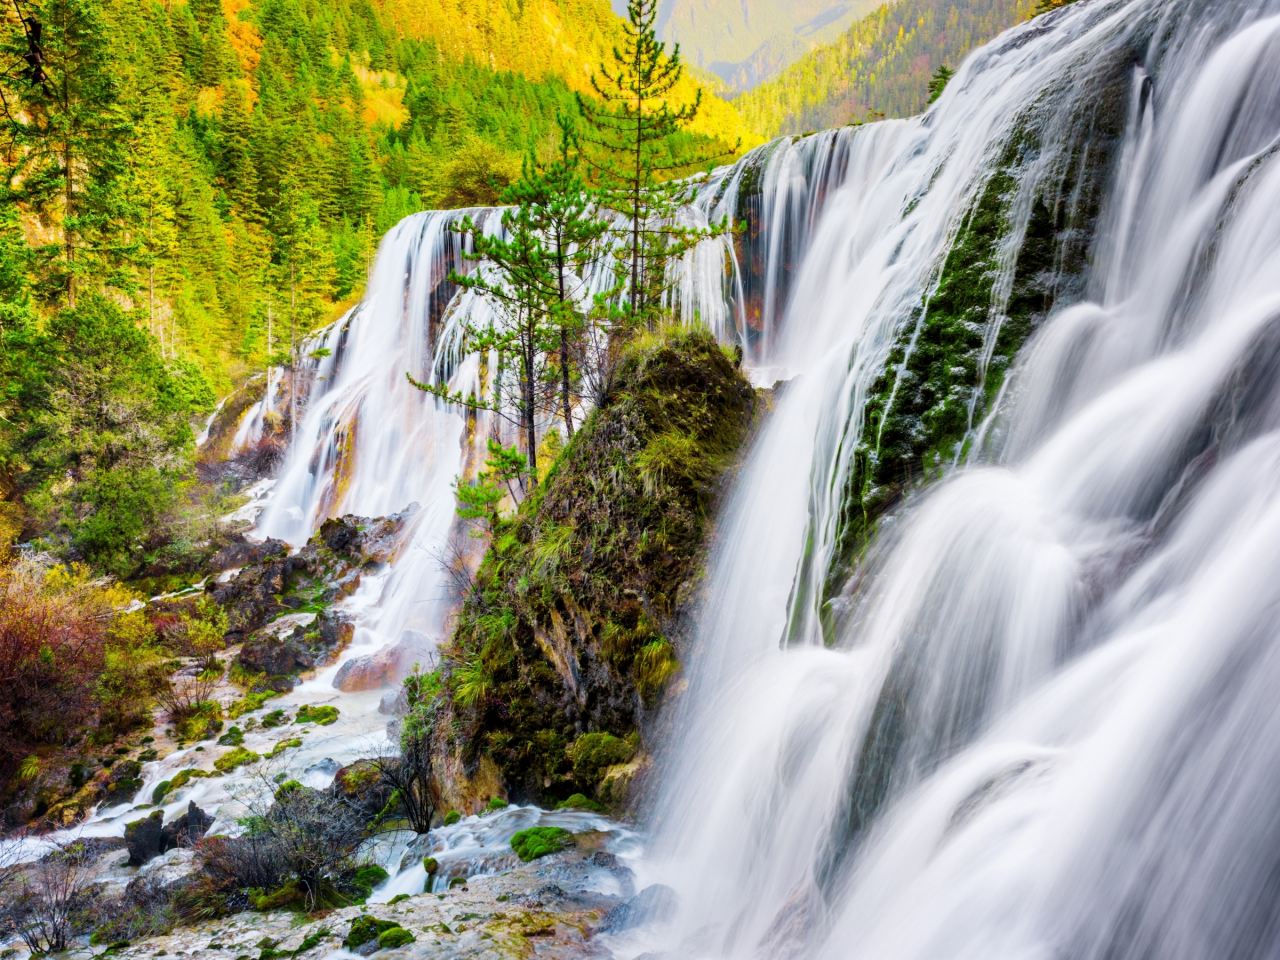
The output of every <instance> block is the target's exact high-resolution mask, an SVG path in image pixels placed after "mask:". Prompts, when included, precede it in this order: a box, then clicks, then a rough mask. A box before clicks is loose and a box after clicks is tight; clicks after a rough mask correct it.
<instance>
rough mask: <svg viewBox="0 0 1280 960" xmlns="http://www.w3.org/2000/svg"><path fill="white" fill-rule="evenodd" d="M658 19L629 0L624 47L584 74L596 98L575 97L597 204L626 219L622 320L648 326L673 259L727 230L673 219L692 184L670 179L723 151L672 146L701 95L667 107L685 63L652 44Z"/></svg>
mask: <svg viewBox="0 0 1280 960" xmlns="http://www.w3.org/2000/svg"><path fill="white" fill-rule="evenodd" d="M657 16H658V0H630V3H628V5H627V22H626V23H625V24H623V33H624V40H623V44H622V47H621V48H619V47H614V48H613V64H612V66H610V65H608V64H601V65H600V69H599V70H598V71H597V72H596V73H595V74H593V75H592V77H591V86H592V88H593V89H594V90H595V93H596V96H597V97H598V98H599V102H596V101H595V100H592V99H589V98H587V97H583V96H582V95H580V94H579V95H578V98H577V99H578V109H579V111H580V112H581V114H582V116H583V117H584V118H585V119H586V121H587V124H588V126H589V128H590V131H591V132H590V133H589V134H587V135H585V136H584V137H583V139H584V140H586V141H587V142H589V143H591V144H594V145H595V146H596V148H597V151H596V154H595V157H594V164H593V165H594V166H595V167H596V171H597V174H598V175H599V178H600V180H601V182H602V184H603V187H604V189H603V191H602V194H601V197H602V202H603V204H604V205H605V206H606V207H607V208H608V209H610V210H613V211H615V212H616V213H618V214H620V215H621V216H623V217H625V218H626V223H625V224H624V225H622V226H621V227H620V228H619V233H620V234H621V236H620V241H621V242H620V243H619V244H618V254H619V259H620V262H621V264H622V266H623V267H624V268H625V273H626V276H625V278H623V282H624V283H625V284H626V286H627V308H628V313H629V319H630V320H631V322H632V323H635V322H644V323H647V324H652V323H654V322H655V321H656V320H657V318H658V315H659V312H660V309H661V301H662V294H663V290H664V286H665V282H666V270H667V266H668V265H669V264H670V263H671V261H673V260H674V259H676V258H678V257H680V256H682V255H683V254H684V253H686V252H687V251H688V250H690V249H692V248H693V247H694V246H696V245H697V244H698V243H700V242H701V241H703V240H706V239H709V238H711V237H713V236H717V235H719V234H720V233H722V232H723V231H724V230H727V229H728V222H727V220H726V221H725V222H724V223H722V224H720V225H719V226H717V227H712V228H709V229H708V228H696V227H690V226H687V225H682V224H680V223H679V222H677V216H678V210H679V208H680V207H681V206H683V205H685V204H687V203H688V202H689V201H690V200H691V199H692V198H693V195H694V188H693V186H692V184H690V183H688V182H685V181H681V180H676V179H672V178H673V177H675V176H676V175H678V174H680V173H685V172H691V171H694V170H697V169H698V168H701V167H704V166H706V165H708V164H710V163H711V162H712V161H714V160H716V159H719V158H720V157H721V156H725V154H710V153H705V152H689V151H686V150H683V149H681V146H680V144H678V143H677V142H676V141H677V137H678V135H679V134H680V133H681V132H682V131H684V130H686V129H687V128H688V126H689V124H690V123H691V122H692V121H693V119H694V117H696V116H697V114H698V110H699V108H700V107H701V104H702V91H701V89H699V90H698V93H697V95H696V96H695V97H694V100H693V102H692V103H684V104H680V105H679V106H673V105H672V103H671V101H672V99H673V97H674V95H675V91H676V85H677V84H678V83H679V81H680V78H681V77H682V76H683V74H684V63H683V61H682V60H681V59H680V46H679V44H676V45H675V46H674V47H673V48H672V50H671V53H670V54H667V52H666V44H664V43H662V42H660V41H659V40H658V38H657V32H656V28H655V23H656V20H657ZM735 149H736V147H735Z"/></svg>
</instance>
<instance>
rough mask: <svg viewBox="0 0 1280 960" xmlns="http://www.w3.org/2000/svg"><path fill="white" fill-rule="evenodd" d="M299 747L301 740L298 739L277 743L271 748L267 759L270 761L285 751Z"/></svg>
mask: <svg viewBox="0 0 1280 960" xmlns="http://www.w3.org/2000/svg"><path fill="white" fill-rule="evenodd" d="M300 746H302V739H301V738H300V737H293V738H291V739H289V740H281V741H280V742H279V743H277V744H276V745H275V746H274V747H272V748H271V752H270V753H268V754H267V759H268V760H271V759H273V758H275V757H278V756H280V754H282V753H284V752H285V751H286V750H291V749H293V748H294V747H300Z"/></svg>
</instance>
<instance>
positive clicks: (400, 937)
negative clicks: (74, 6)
mask: <svg viewBox="0 0 1280 960" xmlns="http://www.w3.org/2000/svg"><path fill="white" fill-rule="evenodd" d="M414 940H415V937H414V935H413V934H412V933H410V932H409V931H408V930H406V929H405V928H404V927H392V928H391V929H390V930H383V931H382V933H380V934H378V949H380V950H394V949H395V948H396V947H403V946H406V945H407V944H410V943H413V942H414Z"/></svg>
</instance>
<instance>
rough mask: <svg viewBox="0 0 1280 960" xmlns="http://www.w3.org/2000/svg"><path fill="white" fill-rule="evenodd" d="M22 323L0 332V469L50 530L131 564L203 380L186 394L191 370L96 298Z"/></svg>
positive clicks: (168, 494)
mask: <svg viewBox="0 0 1280 960" xmlns="http://www.w3.org/2000/svg"><path fill="white" fill-rule="evenodd" d="M22 320H23V325H20V326H10V327H6V328H5V329H4V330H3V331H2V332H0V337H2V338H3V341H4V351H3V353H2V354H0V373H3V377H2V378H0V379H2V380H3V383H4V387H3V394H0V406H2V407H3V409H2V410H0V413H2V414H3V417H4V419H3V421H0V467H3V470H4V472H5V473H7V475H8V478H9V482H10V483H12V484H13V485H14V486H15V487H16V488H17V489H18V491H20V492H21V493H22V494H23V495H24V496H25V497H26V499H27V503H28V505H29V507H31V508H32V509H33V510H34V512H35V513H36V515H37V517H38V518H40V519H41V520H42V521H43V522H44V523H45V524H46V526H47V527H48V528H49V529H51V530H52V531H53V532H55V533H56V534H58V535H60V536H61V537H64V538H65V539H66V540H67V542H68V543H69V544H70V545H71V546H73V547H75V548H76V549H77V550H78V551H79V552H80V553H81V554H82V555H83V556H85V557H86V558H88V559H89V560H91V561H92V562H93V563H95V564H96V565H98V566H100V567H103V568H106V569H108V570H113V571H116V572H120V573H125V572H129V571H131V570H132V569H133V567H134V565H135V564H136V563H137V562H138V561H139V560H140V559H141V557H142V556H143V554H144V553H145V551H146V549H147V547H148V543H147V539H146V538H147V537H148V536H149V535H150V534H151V532H152V531H153V529H154V528H155V527H156V526H157V525H158V523H159V521H160V520H161V519H162V518H163V517H164V516H165V515H166V514H167V512H168V511H169V510H170V508H171V507H172V506H173V505H174V503H175V500H176V497H177V495H178V493H179V491H180V489H181V482H182V477H183V475H184V471H185V468H186V452H187V449H188V446H189V444H190V441H191V428H190V426H189V425H188V421H189V419H190V417H191V416H192V415H193V414H194V413H195V412H197V411H198V410H200V409H203V408H204V406H205V405H206V404H207V403H208V400H209V396H210V395H209V393H208V388H207V387H204V388H203V389H202V390H201V391H198V392H197V393H196V395H194V396H193V392H192V390H191V389H190V387H189V381H190V379H191V378H190V377H187V376H186V374H185V373H184V374H183V375H182V376H175V375H174V372H173V369H172V367H171V366H170V365H168V364H166V362H165V361H164V360H163V358H162V357H161V355H160V352H159V350H158V349H157V346H156V343H155V341H154V340H152V339H151V338H150V337H149V336H148V335H147V334H146V333H145V332H143V331H140V330H138V329H137V328H136V327H135V326H134V324H133V322H132V320H131V319H130V318H129V317H128V316H126V314H125V313H124V312H123V311H122V310H121V309H120V308H119V307H118V306H116V305H115V304H114V303H112V302H111V301H109V300H107V299H105V298H103V297H101V296H98V295H96V294H85V295H84V296H82V297H81V298H80V302H79V305H78V306H77V307H75V308H67V309H63V310H60V311H58V312H57V313H56V314H54V315H53V316H52V317H51V318H49V320H48V321H47V322H44V323H38V322H37V321H36V320H35V319H34V318H33V317H31V316H27V317H24V318H22Z"/></svg>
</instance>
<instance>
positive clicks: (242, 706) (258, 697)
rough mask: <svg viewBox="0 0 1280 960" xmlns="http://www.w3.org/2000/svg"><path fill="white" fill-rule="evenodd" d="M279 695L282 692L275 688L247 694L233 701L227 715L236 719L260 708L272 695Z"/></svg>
mask: <svg viewBox="0 0 1280 960" xmlns="http://www.w3.org/2000/svg"><path fill="white" fill-rule="evenodd" d="M237 662H238V661H237ZM278 696H280V694H278V693H276V692H275V691H274V690H264V691H263V692H261V693H249V694H245V695H244V696H243V697H241V698H240V699H239V700H237V701H235V702H234V703H232V704H231V706H229V707H227V716H228V717H230V718H231V719H232V720H235V719H237V718H238V717H242V716H244V715H245V714H246V713H252V712H253V711H254V710H258V709H260V708H261V707H262V705H263V704H264V703H266V702H267V701H268V700H270V699H271V698H272V697H278Z"/></svg>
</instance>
